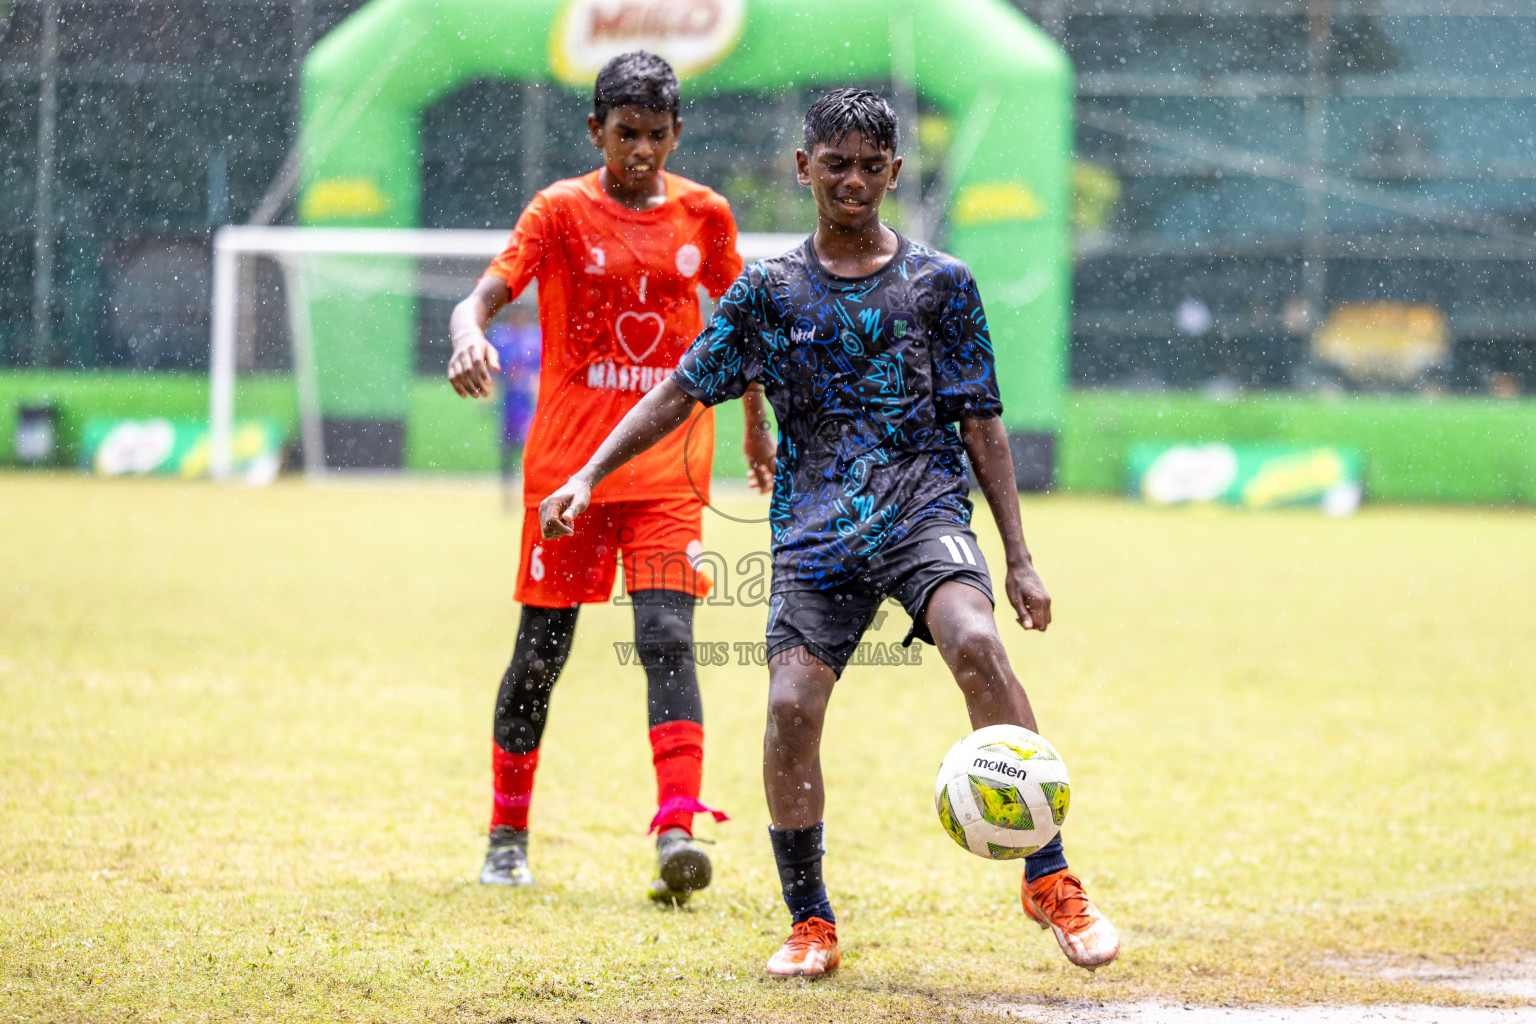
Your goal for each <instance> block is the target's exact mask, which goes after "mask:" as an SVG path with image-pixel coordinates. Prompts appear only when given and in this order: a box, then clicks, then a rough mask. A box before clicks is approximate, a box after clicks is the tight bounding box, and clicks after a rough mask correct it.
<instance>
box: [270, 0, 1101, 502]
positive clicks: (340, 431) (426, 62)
mask: <svg viewBox="0 0 1536 1024" xmlns="http://www.w3.org/2000/svg"><path fill="white" fill-rule="evenodd" d="M604 47H606V48H607V50H606V51H604V49H603V48H604ZM636 48H645V49H651V50H654V51H656V52H660V53H662V54H663V55H664V56H666V57H668V58H669V59H671V60H672V62H673V64H674V66H675V67H677V68H678V69H679V72H680V73H681V75H682V77H683V79H684V92H685V97H686V96H699V95H701V94H708V93H712V92H718V93H732V92H751V91H773V90H779V89H783V88H789V87H794V88H820V87H827V88H830V87H834V86H837V85H844V84H848V83H853V82H874V81H893V80H894V81H902V82H905V83H907V84H908V85H910V86H911V87H912V88H913V89H915V91H916V92H917V93H919V94H921V95H923V96H924V97H925V98H927V99H928V100H929V101H931V102H932V103H933V104H934V105H935V106H937V107H938V108H940V109H941V110H943V111H944V112H945V113H946V114H947V115H948V116H950V117H951V118H952V119H953V120H954V123H955V126H956V130H955V132H954V136H953V140H952V142H951V144H950V146H949V150H948V152H947V154H946V156H945V173H944V183H945V186H946V188H947V189H948V190H949V191H950V194H951V201H950V204H949V208H948V209H949V213H948V221H947V228H948V231H947V246H946V247H947V248H948V249H949V250H950V251H951V252H953V253H954V254H955V255H956V256H959V257H960V258H962V259H964V260H965V261H966V262H967V263H969V264H970V266H971V268H972V270H973V271H974V272H975V274H976V278H977V280H978V282H979V283H980V285H981V289H982V296H983V298H984V299H985V301H986V303H987V310H988V317H989V320H990V323H991V326H992V335H993V343H994V348H995V350H996V355H997V369H998V376H999V379H1000V381H1001V384H1002V389H1003V399H1004V404H1005V407H1006V411H1005V413H1004V418H1005V422H1006V423H1007V426H1008V428H1009V431H1010V432H1011V433H1012V434H1014V435H1015V436H1016V447H1018V448H1019V451H1018V452H1016V461H1018V462H1020V463H1021V465H1020V466H1019V469H1020V471H1021V484H1034V485H1037V486H1038V485H1042V484H1048V483H1049V475H1050V466H1051V464H1052V463H1053V462H1054V458H1053V447H1054V444H1053V438H1054V434H1055V425H1056V422H1057V417H1058V414H1059V411H1060V404H1061V396H1062V391H1063V386H1064V377H1065V368H1066V367H1065V353H1066V333H1067V322H1068V321H1067V316H1068V305H1067V304H1068V298H1069V296H1068V291H1069V287H1070V284H1069V281H1070V254H1069V242H1068V226H1067V203H1068V181H1067V176H1068V167H1069V161H1070V153H1071V145H1072V135H1071V133H1072V102H1073V100H1072V72H1071V67H1070V65H1069V63H1068V61H1067V59H1066V56H1065V55H1064V54H1063V53H1062V52H1061V50H1060V49H1059V48H1058V47H1057V46H1056V44H1055V43H1054V42H1053V41H1052V40H1051V39H1050V38H1049V37H1047V36H1046V35H1045V34H1044V33H1042V32H1041V31H1039V30H1038V29H1037V28H1035V27H1034V26H1033V25H1031V24H1030V23H1029V22H1028V21H1027V20H1025V19H1024V18H1023V17H1022V16H1021V15H1019V14H1018V13H1017V12H1016V11H1014V10H1013V9H1012V8H1011V7H1009V6H1008V5H1007V4H1006V3H1005V2H1004V0H841V2H839V3H837V4H836V5H829V4H827V3H826V0H454V2H452V3H442V2H441V0H375V2H374V3H371V4H369V5H368V6H367V7H365V8H363V9H362V10H359V11H358V12H357V13H355V14H354V15H353V16H352V17H350V18H349V19H348V20H347V21H346V22H344V23H343V24H342V25H341V26H339V27H338V28H337V29H336V30H335V31H333V32H332V33H330V34H329V35H328V36H326V37H325V39H324V40H323V41H321V43H320V44H319V45H318V46H316V47H315V49H314V51H313V52H312V53H311V54H310V56H309V58H308V60H307V61H306V62H305V65H304V75H303V89H302V92H303V102H302V119H303V120H302V125H301V136H300V137H301V146H302V150H301V152H302V156H303V158H304V163H303V175H302V179H301V192H300V198H299V219H300V221H301V223H304V224H313V225H322V224H323V225H332V226H351V227H410V226H415V225H416V224H417V223H418V211H419V206H420V195H421V162H420V139H419V127H418V126H419V121H420V115H421V112H422V110H423V109H424V108H426V107H428V106H430V105H431V104H433V103H435V102H436V101H438V100H439V99H441V98H442V97H444V96H446V95H448V94H449V93H451V92H453V91H454V90H455V89H457V88H459V87H460V86H462V85H464V84H466V83H468V82H469V81H471V80H474V79H480V78H502V79H512V80H522V81H541V82H554V83H557V84H560V85H563V86H565V87H568V88H572V89H575V90H580V91H583V92H585V91H587V90H590V88H591V81H592V78H593V77H595V74H596V68H597V66H600V64H601V59H602V58H603V57H604V56H605V52H606V53H616V52H621V51H623V50H627V49H636ZM813 226H814V225H811V224H807V225H806V226H805V227H806V230H807V232H809V231H810V230H811V228H812V227H813ZM508 227H509V228H510V225H509V226H508ZM382 262H384V261H383V260H382V258H373V259H372V260H371V261H370V262H369V264H368V274H369V276H370V277H372V278H374V279H375V280H378V279H379V276H380V275H381V273H382V274H384V275H385V276H386V277H388V276H389V275H397V276H396V277H395V278H394V280H395V281H396V282H397V283H398V284H399V285H400V287H398V288H392V289H387V291H390V292H392V294H384V295H380V294H379V293H378V292H374V293H371V294H369V295H367V296H361V295H357V294H355V293H354V291H353V290H352V289H351V288H349V287H348V286H347V285H346V284H345V283H339V282H340V278H341V277H342V276H344V275H335V274H327V275H324V277H321V276H320V275H315V274H311V275H309V281H310V282H311V284H310V291H311V295H310V298H311V303H310V308H311V319H312V323H313V325H314V335H315V351H316V359H317V363H318V365H319V370H320V400H321V408H322V410H323V412H324V414H325V418H326V420H327V431H326V433H327V435H328V438H329V439H330V440H329V443H328V445H327V448H328V454H329V453H331V452H332V450H334V449H335V448H337V447H338V443H339V446H340V447H342V448H345V447H346V446H347V445H348V444H351V443H352V442H354V441H356V440H357V439H358V437H359V436H361V435H366V434H367V432H368V431H369V430H370V429H372V430H382V431H383V432H384V433H385V434H388V433H389V432H390V431H391V430H392V429H393V430H394V431H396V432H398V433H400V434H402V435H403V431H404V419H405V409H406V403H407V396H408V393H409V390H410V384H411V375H412V368H413V351H412V348H413V344H414V338H415V304H414V299H413V298H412V297H411V295H410V292H411V289H410V287H409V282H410V275H411V268H410V266H409V265H408V264H405V263H399V262H397V263H395V264H393V265H392V266H391V267H388V268H385V269H383V270H381V266H380V265H381V263H382ZM328 282H330V283H328ZM401 445H403V441H400V442H397V443H394V444H393V446H392V447H394V448H395V449H396V450H398V449H399V448H400V447H401ZM361 447H362V448H375V449H376V448H377V446H376V445H372V444H363V445H362V446H361ZM384 447H385V448H386V449H388V448H390V447H391V445H389V444H386V445H385V446H384ZM358 454H359V455H362V456H363V457H362V461H364V462H367V461H375V460H376V457H372V458H371V457H369V456H367V455H364V454H363V452H362V451H361V450H359V452H358ZM385 459H386V461H391V460H393V461H397V460H398V456H395V457H393V459H391V457H390V456H388V455H386V456H385ZM341 460H342V461H344V462H345V461H348V460H347V458H346V456H345V454H342V455H341ZM1042 471H1043V473H1044V478H1043V479H1042V476H1041V474H1042Z"/></svg>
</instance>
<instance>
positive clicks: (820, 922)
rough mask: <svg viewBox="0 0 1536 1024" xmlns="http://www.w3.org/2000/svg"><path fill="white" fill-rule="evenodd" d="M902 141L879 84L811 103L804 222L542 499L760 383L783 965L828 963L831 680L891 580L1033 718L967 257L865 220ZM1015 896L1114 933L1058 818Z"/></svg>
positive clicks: (563, 508) (933, 631)
mask: <svg viewBox="0 0 1536 1024" xmlns="http://www.w3.org/2000/svg"><path fill="white" fill-rule="evenodd" d="M896 141H897V140H896V118H895V115H894V113H893V112H892V111H891V108H890V106H889V105H888V104H886V103H885V101H883V100H881V99H880V98H879V97H878V96H876V95H874V94H873V93H870V92H868V91H866V90H862V89H839V90H836V91H834V92H832V93H828V94H827V95H826V96H823V97H822V98H821V99H820V100H818V101H817V102H816V103H815V104H814V105H812V107H811V109H810V110H809V111H808V112H807V114H806V117H805V148H804V149H803V150H801V151H799V152H797V153H796V160H797V164H798V171H799V179H800V182H801V184H803V185H806V186H808V187H809V188H810V189H811V191H812V193H813V195H814V196H815V199H816V208H817V228H816V233H815V234H814V235H813V236H811V237H810V238H808V239H806V241H805V243H804V244H803V245H801V246H800V247H799V248H797V249H795V250H793V251H791V252H788V253H785V254H784V255H783V256H779V257H777V258H775V259H771V260H764V261H762V262H760V263H757V264H754V265H753V266H752V267H750V268H748V269H747V270H746V272H744V273H743V274H742V276H741V277H739V278H738V279H737V280H736V282H735V284H734V285H732V287H731V289H730V290H729V291H728V292H727V293H726V295H725V297H724V298H723V299H722V300H721V301H720V304H719V305H718V306H717V308H716V310H715V315H714V317H713V319H712V320H711V321H710V323H709V325H708V326H707V327H706V328H705V329H704V332H703V333H702V334H701V335H700V336H699V337H698V339H697V340H696V341H695V342H694V344H693V346H692V347H691V348H690V349H689V351H688V352H687V353H686V354H685V355H684V357H683V359H682V361H681V362H680V363H679V364H678V368H677V370H676V371H675V372H674V373H673V374H672V377H671V378H670V379H669V380H668V381H667V382H665V383H664V384H662V385H661V386H659V387H657V388H656V389H655V390H653V391H652V392H651V393H650V394H649V395H648V396H647V397H646V398H645V399H644V400H643V401H642V402H641V403H640V404H639V405H637V406H636V407H635V408H634V409H633V410H632V411H631V412H630V413H629V414H628V415H627V416H626V417H625V418H624V420H623V421H622V422H621V423H620V424H619V425H618V426H617V427H616V428H615V429H614V431H613V433H612V434H611V435H609V437H608V439H607V440H606V441H605V442H604V443H603V444H602V446H601V447H600V448H599V449H598V451H597V453H596V454H595V455H593V457H592V459H591V461H589V462H588V463H587V465H586V466H585V467H584V468H583V469H582V470H581V472H579V473H577V474H576V475H575V476H573V477H572V478H571V479H570V481H568V482H567V483H566V485H565V486H564V487H562V488H561V489H560V490H558V491H556V492H555V493H554V494H552V495H550V496H549V497H548V498H546V499H545V501H544V503H543V505H542V506H541V508H540V518H541V522H542V525H543V529H544V532H545V535H546V536H561V535H564V534H568V533H570V532H572V530H573V528H574V526H573V524H574V523H575V517H576V516H577V515H579V514H580V513H581V512H583V511H584V510H585V509H586V507H587V504H588V502H589V500H590V495H591V490H592V487H593V486H594V485H595V484H596V482H597V481H598V480H601V479H602V478H603V477H604V476H606V475H607V474H608V473H610V472H612V471H613V470H614V469H616V468H618V467H619V466H620V465H622V464H623V463H624V462H626V461H628V460H629V459H631V458H633V457H634V456H635V455H637V454H639V453H640V452H641V451H643V450H645V449H646V448H648V447H649V446H650V445H651V444H654V443H655V442H656V441H657V440H659V439H660V438H662V437H664V436H665V435H666V434H667V433H668V432H670V431H671V430H673V429H675V428H676V427H677V426H678V425H679V424H681V423H682V422H684V421H685V420H686V419H687V417H688V415H689V413H690V412H691V411H692V409H693V407H694V403H695V402H696V401H697V402H703V403H705V404H706V405H714V404H716V403H719V402H722V401H725V400H727V399H730V398H735V397H739V396H741V395H742V394H744V393H745V392H746V390H747V389H748V388H749V387H752V386H753V385H755V384H761V385H762V387H763V390H764V393H765V395H766V397H767V398H768V400H769V401H770V402H771V403H772V404H773V407H774V412H775V414H776V415H777V417H778V422H779V428H780V445H779V448H778V453H777V460H776V465H775V476H774V493H773V505H772V510H771V512H770V523H771V526H772V533H773V562H774V572H773V586H772V596H771V600H770V612H769V621H768V654H769V698H768V703H769V708H768V727H767V735H766V736H765V738H764V751H763V756H764V763H763V779H764V785H765V787H766V789H767V793H768V806H769V811H770V813H771V815H772V818H773V823H772V827H771V828H770V830H769V834H770V837H771V839H772V840H773V848H774V856H775V858H776V860H777V861H778V867H779V874H780V878H781V881H782V883H783V889H784V901H785V903H786V905H787V906H788V907H789V910H790V913H791V915H792V916H793V918H794V927H793V930H792V933H791V935H790V937H789V939H788V940H787V941H786V942H785V943H784V946H783V947H782V948H781V949H780V950H779V951H778V952H777V953H776V954H775V955H774V956H773V958H772V959H770V960H769V962H768V972H769V973H770V974H773V975H776V976H788V975H817V974H823V973H826V972H827V971H830V970H832V969H834V968H835V967H837V965H838V962H839V951H838V944H837V930H836V925H835V918H834V916H833V913H832V908H831V904H830V902H829V901H828V899H827V894H826V889H825V887H824V886H823V884H822V879H821V856H822V851H823V847H822V821H821V817H822V807H823V788H822V780H821V763H820V755H819V749H820V742H821V731H822V724H823V722H824V720H825V714H826V707H827V701H828V699H829V698H830V696H831V692H832V689H833V686H834V685H835V683H836V681H837V678H838V676H839V675H840V674H841V673H842V670H843V668H844V666H845V665H846V664H847V663H848V660H849V658H850V657H851V656H852V654H853V651H854V649H855V648H856V646H857V644H858V642H859V638H860V637H861V636H862V635H863V632H864V630H865V629H866V628H868V626H869V624H870V621H871V619H872V618H873V617H874V614H875V611H876V609H877V608H878V606H879V604H880V603H881V602H882V601H883V600H884V599H885V598H886V597H887V596H890V597H895V598H896V599H897V600H898V601H900V602H901V604H902V605H903V607H905V608H906V610H907V611H908V613H909V614H910V615H911V616H912V629H911V632H910V633H909V635H908V642H910V641H911V640H912V639H913V638H918V639H922V640H925V641H928V642H930V643H933V644H935V645H936V646H937V647H938V649H939V653H940V654H941V655H942V656H943V658H944V661H945V663H946V664H947V665H948V666H949V668H950V670H951V671H952V672H953V673H954V676H955V681H956V683H957V684H958V685H959V686H960V689H961V692H962V693H963V694H964V696H965V700H966V709H967V711H968V712H969V715H970V719H971V724H972V727H973V728H981V727H983V726H988V725H998V724H1014V725H1022V726H1024V727H1026V728H1028V729H1032V730H1033V729H1036V724H1035V716H1034V712H1033V711H1032V710H1031V708H1030V705H1029V699H1028V698H1027V697H1026V696H1025V693H1024V689H1023V687H1022V686H1020V684H1019V681H1018V679H1017V678H1016V677H1015V676H1014V674H1013V671H1012V669H1011V668H1010V667H1009V664H1008V659H1007V655H1006V653H1005V652H1004V650H1003V645H1002V640H1001V637H1000V636H999V635H998V632H997V626H996V623H995V621H994V619H993V615H992V586H991V578H990V576H989V574H988V571H987V566H986V563H985V561H984V560H983V559H982V557H981V552H980V548H979V546H978V545H977V543H976V538H975V536H974V534H972V533H971V530H970V526H969V523H970V516H971V503H970V501H969V499H968V497H967V494H968V491H969V487H968V484H967V479H966V462H967V458H969V462H970V466H971V468H972V469H973V470H974V472H975V475H976V479H977V481H978V483H980V485H981V488H982V491H983V493H984V494H985V495H986V498H987V503H988V505H989V506H990V507H991V509H992V513H993V516H994V518H995V519H996V521H997V526H998V530H999V532H1000V533H1001V534H1002V539H1003V547H1004V550H1005V552H1006V557H1007V569H1006V572H1005V576H1004V589H1005V592H1006V594H1007V597H1008V601H1009V604H1010V605H1011V606H1012V607H1013V609H1014V611H1015V612H1016V614H1017V617H1018V621H1019V624H1020V625H1022V626H1023V627H1024V628H1025V629H1038V630H1041V631H1044V630H1045V628H1046V627H1047V626H1048V625H1049V624H1050V619H1051V610H1050V596H1049V594H1047V592H1046V590H1045V586H1044V585H1043V584H1042V583H1041V581H1040V578H1039V576H1038V575H1037V574H1036V573H1035V570H1034V567H1033V565H1032V563H1031V559H1030V555H1029V549H1028V547H1027V546H1026V545H1025V542H1024V533H1023V528H1022V526H1021V525H1020V521H1019V506H1018V492H1017V488H1016V486H1015V483H1014V477H1013V463H1012V459H1011V457H1010V455H1009V451H1008V439H1007V434H1006V432H1005V431H1004V428H1003V426H1002V423H1001V421H1000V420H999V419H998V418H997V417H998V414H999V413H1000V412H1001V411H1002V402H1001V400H1000V399H999V397H998V388H997V377H996V374H995V372H994V369H993V359H992V346H991V340H990V337H989V335H988V332H987V322H986V314H985V313H984V312H983V309H982V304H981V298H980V296H979V294H978V293H977V289H976V282H975V280H974V279H973V278H972V277H971V274H970V271H969V270H968V269H967V268H966V266H965V264H964V263H962V262H961V261H959V260H957V259H955V258H953V257H951V256H947V255H945V254H943V253H940V252H937V251H935V250H933V249H929V248H927V247H925V246H922V245H919V244H917V243H914V242H912V241H910V240H908V239H905V238H903V237H902V236H900V235H899V234H897V233H896V232H895V231H892V230H891V229H889V228H887V227H885V226H884V225H882V224H881V223H880V219H879V208H880V203H881V200H882V199H883V198H884V195H885V193H886V191H888V190H889V189H891V188H893V187H894V186H895V184H896V179H897V176H898V174H899V172H900V169H901V160H900V159H899V158H898V157H896V156H895V151H896ZM1037 731H1038V730H1037ZM1022 898H1023V903H1024V908H1025V910H1026V912H1028V913H1029V914H1030V916H1031V917H1033V918H1034V919H1035V920H1036V921H1037V922H1039V923H1040V925H1041V926H1042V927H1049V928H1051V929H1052V930H1053V931H1054V932H1055V934H1056V938H1057V941H1058V942H1059V943H1060V944H1061V947H1062V950H1063V951H1064V952H1065V953H1066V954H1067V957H1068V958H1069V959H1070V960H1072V962H1073V963H1076V964H1079V965H1080V966H1083V967H1089V968H1092V967H1098V966H1101V965H1103V964H1105V963H1108V962H1109V961H1110V960H1112V959H1114V957H1115V955H1116V954H1117V953H1118V952H1119V939H1118V936H1117V935H1116V933H1115V929H1114V927H1113V926H1112V925H1111V924H1110V923H1109V921H1108V920H1107V919H1106V918H1105V917H1104V916H1103V915H1102V914H1101V913H1099V911H1098V910H1097V908H1095V907H1094V906H1093V904H1092V902H1091V901H1090V900H1089V899H1088V897H1087V894H1086V893H1084V892H1083V889H1082V886H1081V884H1080V883H1079V882H1078V880H1077V879H1076V878H1075V877H1073V876H1072V875H1071V874H1070V873H1069V872H1068V871H1067V862H1066V858H1065V856H1064V854H1063V852H1062V847H1061V842H1060V839H1059V837H1058V838H1057V839H1055V840H1053V841H1052V842H1051V843H1050V844H1048V845H1047V846H1045V847H1042V848H1041V849H1040V850H1039V851H1037V852H1036V853H1034V854H1031V855H1030V856H1029V857H1028V858H1027V859H1026V861H1025V875H1024V881H1023V885H1022Z"/></svg>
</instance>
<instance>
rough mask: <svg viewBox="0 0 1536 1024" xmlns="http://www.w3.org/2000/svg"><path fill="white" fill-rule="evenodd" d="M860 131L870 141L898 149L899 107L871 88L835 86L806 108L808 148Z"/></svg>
mask: <svg viewBox="0 0 1536 1024" xmlns="http://www.w3.org/2000/svg"><path fill="white" fill-rule="evenodd" d="M853 132H858V133H859V134H860V135H862V136H863V137H864V138H865V139H867V140H868V141H869V142H870V144H872V145H874V146H876V147H878V148H880V149H884V150H889V151H890V152H892V153H895V152H896V135H897V131H896V111H894V110H892V109H891V105H890V104H889V103H887V102H885V100H883V99H881V98H880V97H879V96H877V95H875V94H874V93H872V92H870V91H869V90H868V89H855V88H848V89H833V90H832V91H831V92H829V93H827V94H826V95H825V96H823V97H822V98H821V99H819V100H817V101H816V102H815V103H812V104H811V109H810V110H807V111H806V112H805V151H806V152H807V153H809V152H810V151H811V150H812V149H814V148H815V147H816V146H817V145H820V144H824V143H835V142H840V141H841V140H842V139H843V138H845V137H846V136H848V135H849V134H850V133H853Z"/></svg>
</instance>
